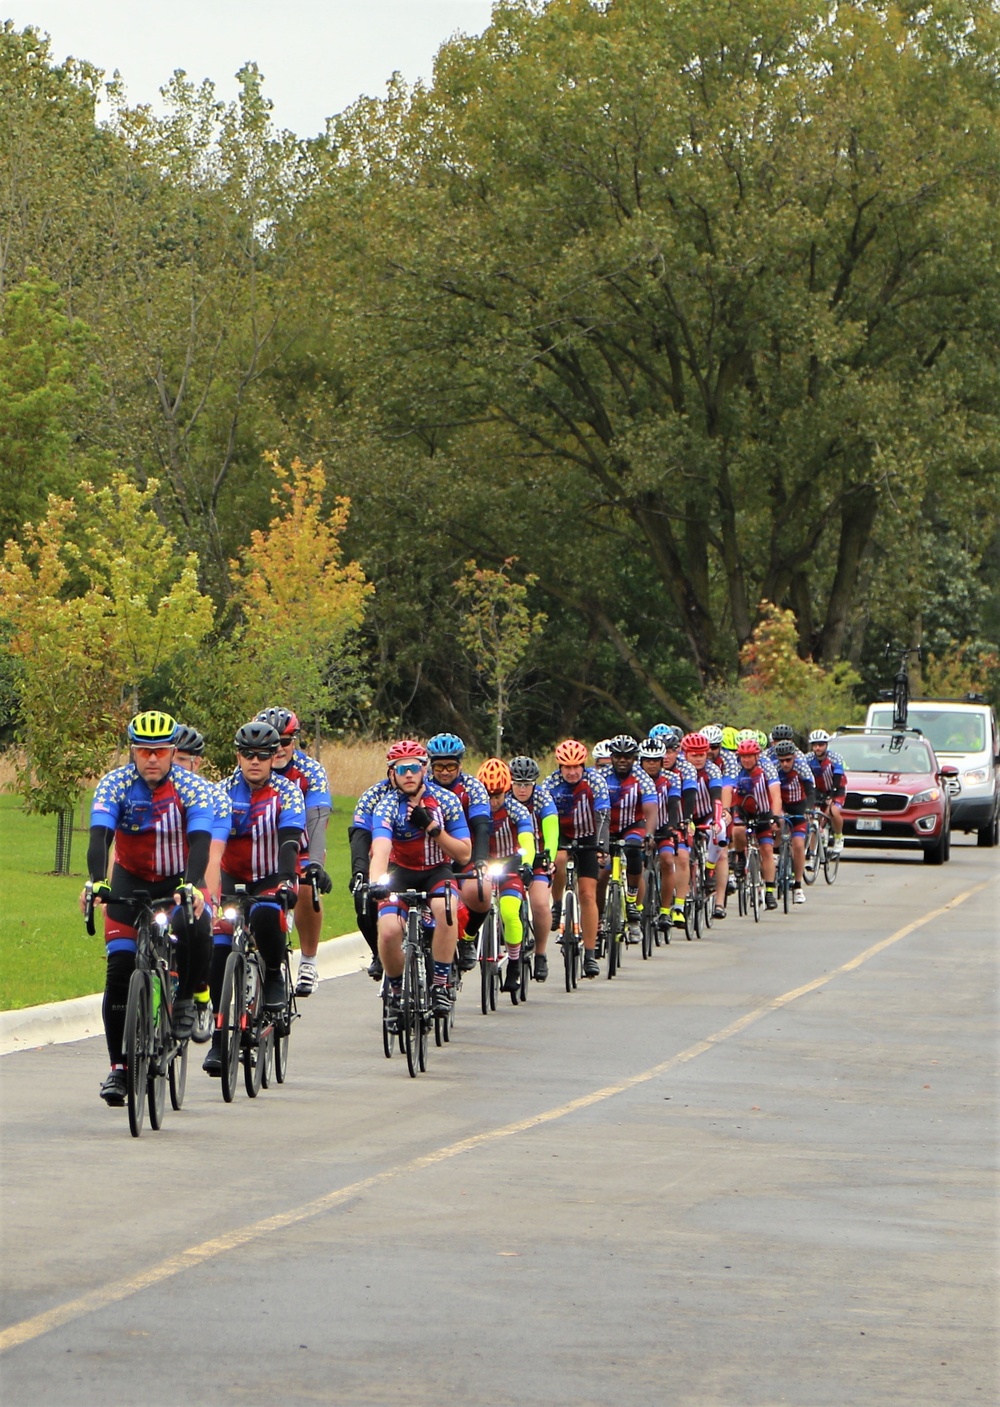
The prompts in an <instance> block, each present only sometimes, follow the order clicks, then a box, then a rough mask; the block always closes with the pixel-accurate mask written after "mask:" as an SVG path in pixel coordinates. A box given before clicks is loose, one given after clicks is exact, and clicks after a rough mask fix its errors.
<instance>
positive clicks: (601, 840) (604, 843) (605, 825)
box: [597, 811, 611, 855]
mask: <svg viewBox="0 0 1000 1407" xmlns="http://www.w3.org/2000/svg"><path fill="white" fill-rule="evenodd" d="M610 836H611V812H610V811H598V813H597V848H598V850H601V851H603V852H604V854H605V855H606V854H607V853H608V843H609V840H610Z"/></svg>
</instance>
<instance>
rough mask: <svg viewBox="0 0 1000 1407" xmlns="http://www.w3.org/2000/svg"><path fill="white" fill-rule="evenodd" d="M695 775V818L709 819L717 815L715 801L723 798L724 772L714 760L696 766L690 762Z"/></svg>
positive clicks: (698, 819)
mask: <svg viewBox="0 0 1000 1407" xmlns="http://www.w3.org/2000/svg"><path fill="white" fill-rule="evenodd" d="M688 766H689V767H691V770H692V771H693V772H694V775H695V785H696V787H697V790H696V792H695V798H694V812H693V815H694V819H695V820H696V821H707V820H710V819H711V818H712V817H713V816H714V815H715V803H716V802H717V801H721V800H722V772H721V770H720V769H719V768H718V767H716V765H715V763H714V762H706V763H705V765H704V767H701V768H696V767H694V766H692V764H691V763H688Z"/></svg>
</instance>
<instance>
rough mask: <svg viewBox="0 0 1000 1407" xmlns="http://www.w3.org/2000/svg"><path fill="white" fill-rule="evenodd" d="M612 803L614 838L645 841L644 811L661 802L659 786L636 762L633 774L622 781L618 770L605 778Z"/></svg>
mask: <svg viewBox="0 0 1000 1407" xmlns="http://www.w3.org/2000/svg"><path fill="white" fill-rule="evenodd" d="M604 777H605V781H606V782H607V784H608V798H609V800H610V802H611V822H610V825H611V834H612V836H613V837H614V839H615V840H621V839H624V838H625V837H626V836H628V837H641V836H643V835H645V834H646V819H645V816H644V815H643V809H642V808H643V807H644V806H645V805H646V803H647V802H651V801H657V794H656V784H655V783H654V781H653V779H652V777H651V776H650V775H649V773H648V772H646V771H645V770H644V769H643V768H642V767H640V766H639V764H638V762H636V763H635V764H634V765H633V767H632V770H631V772H628V773H626V775H625V776H624V777H620V776H619V775H618V773H617V772H616V771H615V769H614V767H612V768H611V770H610V771H609V772H606V773H605V774H604Z"/></svg>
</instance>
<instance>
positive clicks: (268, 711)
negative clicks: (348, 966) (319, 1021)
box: [254, 708, 333, 997]
mask: <svg viewBox="0 0 1000 1407" xmlns="http://www.w3.org/2000/svg"><path fill="white" fill-rule="evenodd" d="M254 721H255V722H257V723H269V724H270V725H271V727H272V728H273V729H274V730H275V732H276V733H277V734H278V737H279V739H280V742H279V746H278V751H277V754H276V756H275V759H274V767H273V769H272V770H273V771H274V772H275V773H276V774H277V775H278V776H280V777H285V778H286V779H287V780H288V781H290V782H294V783H295V784H296V786H297V787H298V788H299V790H300V791H301V792H302V795H303V796H304V797H305V803H306V827H305V831H304V833H303V849H301V850H300V852H299V875H300V876H301V878H303V879H305V880H307V881H311V880H312V879H315V881H316V887H317V889H318V890H319V892H320V893H321V894H329V892H330V890H331V889H332V888H333V884H332V881H331V879H330V876H329V875H328V874H327V872H326V870H325V869H324V868H323V864H324V861H325V860H326V827H327V822H328V821H329V819H330V812H331V809H332V807H333V801H332V799H331V797H330V783H329V782H328V781H327V776H326V768H325V767H324V766H323V764H322V762H318V761H317V760H316V758H315V757H309V756H308V754H307V753H305V752H303V751H302V749H301V748H300V747H298V746H297V742H298V737H299V732H300V728H299V720H298V719H297V718H296V716H295V714H294V713H293V712H292V710H291V709H290V708H265V709H261V711H260V713H258V714H257V717H256V719H255V720H254ZM295 927H296V931H297V932H298V935H299V967H298V973H297V975H296V981H295V995H296V996H297V997H308V996H311V995H312V993H313V992H315V990H316V984H317V982H318V981H319V971H318V969H317V967H316V953H317V950H318V949H319V937H320V933H321V932H322V930H323V906H322V904H321V905H320V907H319V909H318V910H317V909H314V908H313V906H312V904H303V905H302V907H301V908H300V909H299V910H298V911H297V912H296V915H295Z"/></svg>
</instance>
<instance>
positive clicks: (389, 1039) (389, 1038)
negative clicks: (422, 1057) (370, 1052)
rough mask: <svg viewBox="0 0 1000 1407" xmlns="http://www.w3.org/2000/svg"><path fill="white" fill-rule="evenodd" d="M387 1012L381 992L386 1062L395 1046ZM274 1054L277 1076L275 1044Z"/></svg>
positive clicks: (383, 1045)
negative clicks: (387, 1020)
mask: <svg viewBox="0 0 1000 1407" xmlns="http://www.w3.org/2000/svg"><path fill="white" fill-rule="evenodd" d="M388 1011H389V1003H388V1001H387V1000H386V993H385V991H383V993H382V1050H383V1053H384V1054H385V1058H386V1060H391V1059H392V1051H393V1047H394V1046H395V1044H396V1037H395V1035H390V1034H389V1027H388V1025H387V1024H386V1017H387V1015H388ZM274 1054H275V1074H277V1055H278V1048H277V1044H275V1049H274Z"/></svg>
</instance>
